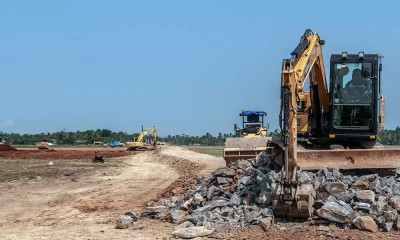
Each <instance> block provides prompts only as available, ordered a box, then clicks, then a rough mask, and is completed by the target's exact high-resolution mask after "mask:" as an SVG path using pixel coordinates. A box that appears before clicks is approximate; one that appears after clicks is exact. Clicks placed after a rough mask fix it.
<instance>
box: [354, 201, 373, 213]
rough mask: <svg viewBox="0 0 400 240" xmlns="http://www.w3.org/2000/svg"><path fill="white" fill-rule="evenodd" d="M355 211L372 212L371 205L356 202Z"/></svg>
mask: <svg viewBox="0 0 400 240" xmlns="http://www.w3.org/2000/svg"><path fill="white" fill-rule="evenodd" d="M354 209H355V210H367V211H369V210H371V204H369V203H363V202H355V203H354Z"/></svg>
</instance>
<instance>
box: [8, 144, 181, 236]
mask: <svg viewBox="0 0 400 240" xmlns="http://www.w3.org/2000/svg"><path fill="white" fill-rule="evenodd" d="M57 152H58V151H54V152H48V153H50V154H52V155H53V154H56V153H57ZM43 154H44V153H43ZM63 154H64V153H63ZM104 155H106V154H104ZM128 155H132V153H129V154H128ZM68 156H70V155H68ZM91 156H92V155H90V157H91ZM40 158H42V155H41V157H40ZM60 158H61V157H60ZM74 158H75V157H73V159H74ZM159 158H160V157H158V156H156V154H155V152H154V151H148V152H139V153H135V154H134V155H132V156H125V157H119V158H111V159H108V158H106V163H105V164H101V163H91V160H90V158H87V159H81V160H82V165H84V166H86V167H87V170H88V171H83V172H82V173H80V174H79V173H77V172H74V173H73V174H71V175H70V174H69V173H68V174H64V172H61V174H60V175H61V176H60V177H53V175H51V174H49V175H47V176H44V177H43V178H42V179H40V180H35V179H34V180H30V179H22V181H7V182H3V183H0V238H1V239H85V238H86V239H88V238H95V239H127V238H138V237H143V238H149V239H154V236H155V233H157V232H165V234H164V236H169V233H170V232H171V231H170V229H169V228H168V231H157V229H152V230H149V229H150V228H149V227H147V226H150V227H151V226H154V227H155V228H161V230H164V228H165V227H163V224H162V223H159V222H157V223H156V222H154V221H141V222H140V224H144V225H145V226H146V227H145V228H144V231H143V230H140V229H141V228H140V227H139V228H138V229H139V230H138V231H139V232H134V231H132V229H129V230H119V229H115V220H116V218H117V216H118V215H119V214H121V213H124V212H125V211H128V210H129V211H135V212H138V213H140V211H141V209H142V206H143V204H144V203H146V202H148V201H149V200H150V199H152V198H155V197H156V196H157V194H158V193H160V192H162V191H163V190H164V189H165V188H167V187H168V186H169V185H170V184H171V183H172V182H174V181H175V180H176V179H178V177H179V174H178V172H177V171H175V170H174V169H173V168H172V167H170V166H169V165H168V164H165V163H161V162H159ZM11 160H13V159H11ZM49 160H51V161H52V162H53V165H48V167H49V168H50V169H52V168H53V167H54V168H53V170H54V172H55V173H54V176H58V175H57V173H56V172H58V171H59V169H60V168H63V167H66V168H71V167H72V165H73V164H78V165H79V162H80V161H81V160H79V159H78V160H72V159H59V158H58V157H57V156H56V157H54V159H51V158H50V157H48V158H47V160H40V159H31V160H29V161H31V163H32V164H37V162H41V161H46V162H49ZM0 161H10V159H4V158H1V159H0ZM14 161H21V160H14ZM71 164H72V165H71ZM90 165H91V166H92V168H93V169H89V166H90ZM98 166H103V167H101V168H98ZM81 167H82V166H81ZM167 225H169V224H167ZM169 227H170V228H172V226H169ZM142 232H144V233H142ZM161 235H162V234H161ZM157 236H158V235H157Z"/></svg>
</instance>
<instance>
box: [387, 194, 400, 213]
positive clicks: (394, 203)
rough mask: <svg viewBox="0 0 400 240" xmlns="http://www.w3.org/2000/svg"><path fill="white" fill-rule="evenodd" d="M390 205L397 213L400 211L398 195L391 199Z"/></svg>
mask: <svg viewBox="0 0 400 240" xmlns="http://www.w3.org/2000/svg"><path fill="white" fill-rule="evenodd" d="M389 204H390V206H392V207H393V208H394V209H396V210H397V211H400V196H398V195H396V196H393V197H391V198H390V199H389Z"/></svg>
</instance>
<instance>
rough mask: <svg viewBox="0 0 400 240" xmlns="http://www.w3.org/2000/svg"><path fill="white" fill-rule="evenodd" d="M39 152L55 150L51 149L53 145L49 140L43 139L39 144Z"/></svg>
mask: <svg viewBox="0 0 400 240" xmlns="http://www.w3.org/2000/svg"><path fill="white" fill-rule="evenodd" d="M37 148H38V150H42V151H51V150H54V148H52V147H51V144H50V143H49V141H47V139H43V140H42V141H41V142H40V143H38V144H37Z"/></svg>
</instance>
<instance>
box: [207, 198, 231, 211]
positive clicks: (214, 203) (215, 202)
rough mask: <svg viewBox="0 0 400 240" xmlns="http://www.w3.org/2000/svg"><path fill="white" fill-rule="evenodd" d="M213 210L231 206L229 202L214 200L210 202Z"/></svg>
mask: <svg viewBox="0 0 400 240" xmlns="http://www.w3.org/2000/svg"><path fill="white" fill-rule="evenodd" d="M210 204H211V208H212V209H214V208H216V207H225V206H228V205H229V201H227V200H224V199H221V200H213V201H211V202H210Z"/></svg>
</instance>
